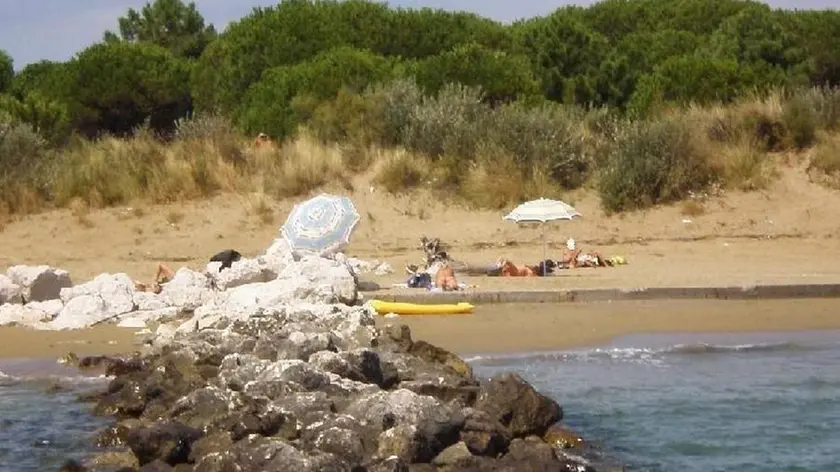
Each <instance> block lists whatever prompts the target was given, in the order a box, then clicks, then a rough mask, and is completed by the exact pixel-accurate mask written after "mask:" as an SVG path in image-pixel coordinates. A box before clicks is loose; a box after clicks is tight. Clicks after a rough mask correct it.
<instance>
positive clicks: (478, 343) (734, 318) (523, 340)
mask: <svg viewBox="0 0 840 472" xmlns="http://www.w3.org/2000/svg"><path fill="white" fill-rule="evenodd" d="M838 314H840V299H808V300H800V299H792V300H656V301H622V302H604V303H563V304H497V305H479V306H477V307H476V309H475V311H474V313H473V314H471V315H444V316H401V317H398V318H384V317H377V326H385V325H387V324H406V325H408V326H410V327H411V330H412V336H413V338H414V339H418V340H419V339H422V340H424V341H428V342H430V343H433V344H436V345H439V346H441V347H444V348H446V349H449V350H451V351H454V352H457V353H459V354H474V353H513V352H524V351H543V350H560V349H570V348H576V347H585V346H594V345H599V344H604V343H607V342H609V341H610V340H611V339H613V338H616V337H620V336H625V335H630V334H645V333H744V332H773V331H799V330H827V329H840V316H838ZM0 340H2V343H0V359H8V358H33V357H38V358H50V357H51V358H58V357H61V356H63V355H65V354H67V353H69V352H74V353H76V355H79V356H84V355H97V354H119V353H127V352H133V351H134V350H136V349H137V347H138V345H137V341H136V336H135V330H133V329H126V328H118V327H115V326H98V327H95V328H91V329H84V330H72V331H37V330H32V329H27V328H20V327H2V328H0Z"/></svg>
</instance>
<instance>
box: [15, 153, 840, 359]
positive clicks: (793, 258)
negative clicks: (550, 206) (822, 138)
mask: <svg viewBox="0 0 840 472" xmlns="http://www.w3.org/2000/svg"><path fill="white" fill-rule="evenodd" d="M366 179H367V180H366ZM353 183H354V186H355V188H356V189H360V190H356V191H353V192H350V193H349V195H350V197H351V198H352V199H353V201H354V203H355V204H356V207H357V209H358V211H359V213H360V215H361V221H360V224H359V226H358V229H357V230H356V232H355V233H354V235H353V238H352V241H351V244H350V246H349V248H348V249H347V254H348V255H350V256H356V257H360V258H363V259H365V260H378V261H384V262H388V263H389V264H390V265H391V266H392V267H393V268H394V270H395V272H394V273H393V274H390V275H385V276H374V275H373V274H365V275H363V276H362V280H363V281H364V282H367V283H368V285H370V284H373V286H379V287H381V289H380V290H378V291H372V292H371V293H368V294H367V297H368V298H376V296H377V295H378V294H385V293H393V292H395V291H397V292H398V291H399V289H394V288H391V287H392V285H393V284H396V283H400V282H404V281H405V278H406V276H405V274H404V273H403V267H404V266H405V265H406V264H408V263H418V262H420V260H421V257H422V253H421V251H420V250H419V238H420V237H421V236H423V235H427V236H436V237H440V238H441V239H442V240H443V241H444V242H445V243H447V244H448V245H449V246H450V247H449V253H450V255H451V256H452V257H453V258H454V259H456V260H457V261H461V262H465V263H467V264H469V265H470V266H474V267H487V266H489V265H490V264H491V263H493V262H494V261H495V260H497V259H498V258H499V257H500V256H505V257H508V258H510V259H512V260H514V261H515V262H517V263H519V264H524V263H529V264H536V263H537V262H538V261H539V260H540V259H541V258H542V255H543V249H542V246H541V244H540V241H541V233H540V230H539V229H538V228H526V227H521V226H517V225H516V224H513V223H510V222H505V221H503V220H502V216H503V215H504V214H505V211H477V210H473V209H468V208H463V207H459V206H456V205H453V204H452V203H451V202H441V201H439V200H438V199H435V198H434V197H433V196H432V195H431V194H425V193H422V192H420V193H417V192H415V193H414V194H412V195H403V196H394V195H387V194H385V193H383V192H380V191H374V192H371V191H369V190H368V189H370V185H371V182H370V179H369V177H367V178H366V177H364V176H360V177H358V178H357V180H356V181H354V182H353ZM361 189H364V190H361ZM325 190H326V191H333V192H335V193H342V194H347V192H346V191H344V190H341V189H330V188H328V189H325ZM838 197H840V192H838V191H835V190H830V189H827V188H824V187H821V186H819V185H817V184H814V183H811V182H810V181H809V180H808V178H807V176H806V175H805V173H804V171H803V169H802V168H801V167H783V168H782V169H781V170H780V174H779V178H778V180H777V181H776V182H775V183H773V184H772V185H771V186H770V187H769V188H768V189H766V190H764V191H761V192H752V193H742V192H729V193H726V194H725V195H723V196H718V197H711V198H709V199H708V200H707V201H706V202H705V203H703V205H702V206H701V207H700V209H701V210H702V211H700V212H698V211H696V210H697V206H696V205H695V206H693V207H692V208H693V209H694V210H695V211H694V212H693V213H692V215H690V216H689V215H686V214H685V213H686V211H685V210H684V207H683V205H681V204H676V205H671V206H660V207H657V208H654V209H650V210H647V211H640V212H632V213H625V214H620V215H612V216H610V215H606V214H604V213H603V211H602V210H601V209H600V207H599V201H598V198H597V196H596V195H595V194H594V193H593V192H591V191H589V190H581V191H576V192H570V193H569V194H568V195H566V196H564V200H566V201H568V202H569V203H571V204H573V205H574V206H575V207H576V208H577V209H578V210H579V211H580V212H581V213H582V214H583V215H584V216H583V218H582V219H578V220H575V221H566V222H557V223H552V224H549V225H547V233H546V239H547V241H548V242H549V244H550V247H551V251H552V252H551V253H550V254H549V255H550V256H551V255H555V256H556V254H557V253H556V250H557V248H560V247H562V246H563V244H564V242H565V240H566V239H567V238H568V237H574V238H575V239H576V240H577V241H578V243H579V246H580V247H581V248H583V249H585V250H594V251H599V252H601V253H602V254H604V255H606V256H609V255H621V256H624V257H625V258H627V260H628V262H629V264H628V265H625V266H620V267H613V268H597V269H573V270H565V271H561V272H559V274H558V275H557V276H555V277H546V278H498V277H467V276H459V281H461V282H465V283H467V284H468V285H470V286H474V287H475V288H474V290H480V291H493V290H548V289H552V288H558V289H570V288H599V287H618V288H638V287H655V286H745V285H753V284H800V283H840V264H838V259H837V254H840V206H837V205H831V204H828V202H832V201H837V200H838ZM301 199H302V198H301ZM301 199H297V200H301ZM260 201H261V200H260V198H257V197H254V196H249V195H221V196H218V197H216V198H213V199H210V200H205V201H196V202H187V203H178V204H173V205H165V206H164V205H161V206H148V205H141V206H139V207H138V206H135V207H120V208H108V209H102V210H94V211H91V212H90V213H88V214H82V213H79V212H76V213H75V214H74V213H71V212H70V211H69V210H59V211H50V212H45V213H42V214H38V215H33V216H28V217H24V218H17V219H14V220H11V221H6V222H5V224H3V222H0V268H5V267H7V266H10V265H14V264H50V265H53V266H56V267H60V268H64V269H67V270H69V271H70V273H71V276H72V278H73V280H74V282H75V283H82V282H85V281H87V280H90V279H91V278H92V277H94V276H96V275H98V274H100V273H103V272H111V273H118V272H124V273H127V274H128V275H130V276H131V277H133V278H135V279H137V280H141V281H146V282H148V281H150V280H151V279H152V277H153V276H154V271H155V268H156V264H157V262H158V261H161V262H165V263H167V264H169V265H170V266H172V267H173V268H175V269H177V268H178V267H180V266H189V267H192V268H194V269H199V270H201V269H203V268H204V266H205V264H206V262H207V261H208V259H209V258H210V257H211V256H212V255H213V254H214V253H216V252H218V251H220V250H223V249H228V248H233V249H237V250H239V251H240V252H242V253H243V254H245V255H246V256H253V255H256V254H258V253H260V252H261V251H263V250H264V249H265V248H266V247H267V246H268V245H269V244H270V243H271V242H272V240H273V239H274V238H276V237H279V232H278V228H279V226H280V225H281V224H282V223H283V221H284V219H285V217H286V215H287V214H288V211H289V210H290V209H291V208H292V206H293V204H294V203H295V201H296V200H283V201H277V202H272V203H271V207H272V209H273V212H272V213H271V214H268V215H267V214H266V213H265V212H264V211H262V210H261V209H260V208H263V207H262V204H261V203H258V202H260ZM698 213H699V214H698ZM267 216H270V218H268V217H267ZM666 307H670V308H666ZM757 307H761V308H760V309H759V308H757ZM794 307H795V309H794ZM838 307H840V305H837V304H836V303H835V302H832V301H819V300H813V301H772V302H766V303H765V302H713V301H694V302H673V303H672V302H661V301H658V302H655V303H652V304H650V303H648V304H646V303H637V304H632V303H631V304H625V303H616V304H612V305H609V304H604V305H577V304H576V305H562V306H552V307H548V306H536V307H528V306H516V307H480V308H479V309H478V310H477V311H476V314H475V315H473V316H467V317H443V318H428V317H424V318H422V319H419V318H418V319H409V318H408V317H405V318H403V319H402V320H401V321H404V322H407V323H409V324H411V325H412V327H413V328H414V329H415V338H416V339H424V338H425V339H428V340H429V341H432V342H439V343H441V344H442V345H444V346H447V347H449V348H451V349H453V350H456V351H458V352H467V351H475V350H487V349H495V350H505V351H510V350H518V349H544V348H562V347H566V346H573V345H586V344H591V343H597V342H601V341H604V340H607V339H609V338H611V337H612V336H616V335H620V334H624V333H627V332H638V331H644V330H649V331H686V330H691V331H694V330H716V331H727V330H762V331H765V330H776V329H783V330H784V329H805V328H815V329H819V328H831V327H837V325H840V322H838V321H835V320H834V319H833V317H831V316H829V313H828V312H829V311H831V310H834V311H833V313H836V309H837V308H838ZM94 333H95V334H94ZM131 338H132V336H131V334H130V332H128V331H121V330H117V329H116V328H106V327H103V328H97V329H96V330H86V331H84V332H81V333H72V332H69V333H48V332H42V331H37V332H26V331H23V330H21V329H19V328H0V340H2V343H0V344H2V346H0V356H11V355H23V356H25V355H32V354H36V353H41V354H46V353H49V354H48V355H52V354H53V353H54V354H55V355H62V354H64V353H65V352H66V351H69V350H75V351H77V353H106V352H119V351H122V350H125V349H130V347H129V344H128V343H130V341H131ZM110 341H116V344H109V342H110Z"/></svg>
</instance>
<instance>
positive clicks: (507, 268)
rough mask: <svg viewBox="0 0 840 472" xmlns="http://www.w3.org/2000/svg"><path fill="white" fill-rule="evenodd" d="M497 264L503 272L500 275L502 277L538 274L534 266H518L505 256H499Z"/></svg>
mask: <svg viewBox="0 0 840 472" xmlns="http://www.w3.org/2000/svg"><path fill="white" fill-rule="evenodd" d="M496 265H497V266H498V267H500V268H501V273H500V274H499V275H501V276H502V277H534V276H536V275H537V273H536V271H535V270H534V268H533V267H528V266H522V267H518V266H517V265H516V264H514V263H513V262H511V261H509V260H507V259H505V258H504V257H502V258H499V260H498V261H497V262H496Z"/></svg>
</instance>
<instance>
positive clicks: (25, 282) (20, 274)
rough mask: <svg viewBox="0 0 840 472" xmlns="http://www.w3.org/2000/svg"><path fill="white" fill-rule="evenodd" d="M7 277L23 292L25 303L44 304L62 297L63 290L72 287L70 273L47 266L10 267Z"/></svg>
mask: <svg viewBox="0 0 840 472" xmlns="http://www.w3.org/2000/svg"><path fill="white" fill-rule="evenodd" d="M6 275H7V276H8V278H9V279H11V281H12V283H13V284H15V285H18V286H19V287H20V290H21V292H20V293H21V297H22V299H23V302H25V303H28V302H43V301H46V300H54V299H57V298H59V297H60V296H61V289H62V288H65V287H71V286H72V285H73V281H72V280H70V273H69V272H67V271H66V270H62V269H56V268H54V267H50V266H47V265H40V266H27V265H16V266H12V267H9V269H8V271H6Z"/></svg>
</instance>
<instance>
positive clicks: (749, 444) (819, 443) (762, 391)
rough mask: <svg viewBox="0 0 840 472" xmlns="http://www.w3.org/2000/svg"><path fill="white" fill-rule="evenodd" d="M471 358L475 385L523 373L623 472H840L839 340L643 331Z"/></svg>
mask: <svg viewBox="0 0 840 472" xmlns="http://www.w3.org/2000/svg"><path fill="white" fill-rule="evenodd" d="M471 360H472V364H473V366H474V369H475V371H476V374H478V375H480V376H482V377H488V376H491V375H493V374H496V373H499V372H503V371H516V372H518V373H520V374H521V375H522V376H523V377H524V378H525V379H527V380H529V381H530V382H532V383H533V384H535V386H536V387H537V388H538V389H540V390H541V391H543V392H545V393H547V394H549V395H551V396H552V397H554V398H555V399H556V400H557V401H558V402H560V403H561V404H562V405H563V407H564V410H565V419H564V420H565V422H566V424H567V425H569V426H571V427H572V428H573V429H575V430H577V431H578V432H579V433H581V434H582V435H583V436H584V437H586V438H589V439H592V440H595V441H596V442H597V443H600V444H601V446H602V448H603V450H604V451H605V452H606V453H607V454H609V455H611V456H613V457H615V458H617V459H619V460H620V461H622V462H623V463H625V464H626V466H627V470H634V471H650V472H659V471H662V472H665V471H667V472H713V471H721V472H722V471H737V472H758V471H762V472H764V471H767V472H782V471H790V472H793V471H797V472H799V471H803V472H804V471H814V472H816V471H820V472H823V471H824V472H837V471H840V332H827V331H823V332H796V333H756V334H737V335H734V334H731V335H720V334H715V335H696V334H693V335H680V334H668V335H645V336H632V337H626V338H622V339H618V340H616V341H615V342H613V343H611V344H610V345H607V346H602V347H599V348H594V349H583V350H575V351H566V352H553V353H536V354H522V355H515V356H499V357H492V356H474V357H473V358H472V359H471Z"/></svg>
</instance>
